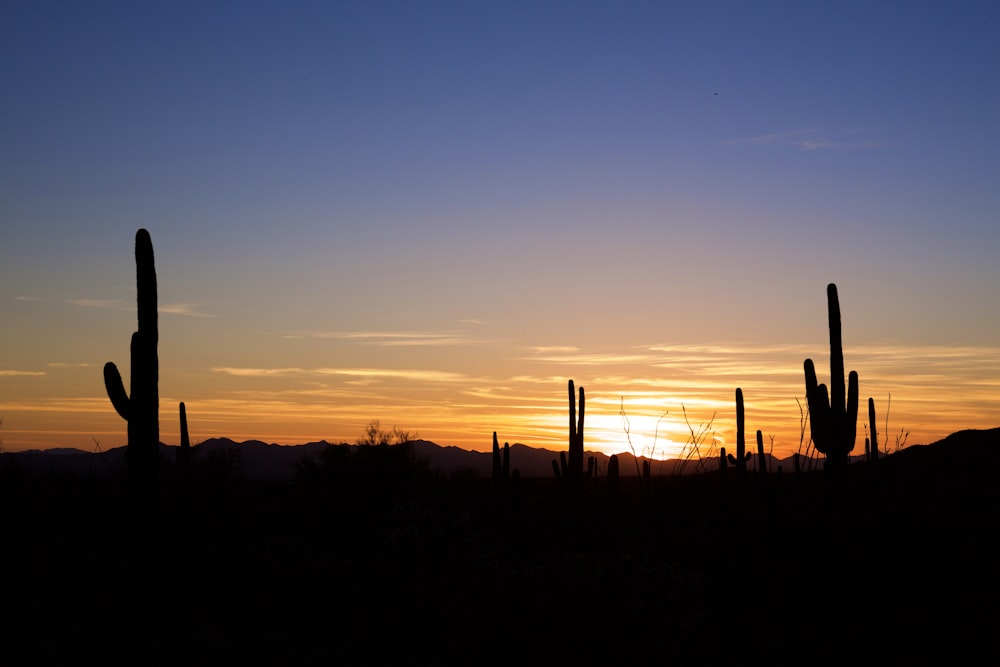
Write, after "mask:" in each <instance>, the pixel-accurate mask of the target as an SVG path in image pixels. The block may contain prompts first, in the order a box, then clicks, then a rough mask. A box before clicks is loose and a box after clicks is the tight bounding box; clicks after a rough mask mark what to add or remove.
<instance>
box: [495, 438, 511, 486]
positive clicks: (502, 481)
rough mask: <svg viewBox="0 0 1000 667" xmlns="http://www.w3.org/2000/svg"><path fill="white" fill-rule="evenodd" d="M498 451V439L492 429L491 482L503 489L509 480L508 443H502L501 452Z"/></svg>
mask: <svg viewBox="0 0 1000 667" xmlns="http://www.w3.org/2000/svg"><path fill="white" fill-rule="evenodd" d="M500 452H501V450H500V441H499V440H497V432H496V431H493V482H494V484H495V485H496V486H497V488H500V489H505V488H506V487H507V485H508V484H509V482H510V443H507V442H505V443H503V454H502V455H501V453H500Z"/></svg>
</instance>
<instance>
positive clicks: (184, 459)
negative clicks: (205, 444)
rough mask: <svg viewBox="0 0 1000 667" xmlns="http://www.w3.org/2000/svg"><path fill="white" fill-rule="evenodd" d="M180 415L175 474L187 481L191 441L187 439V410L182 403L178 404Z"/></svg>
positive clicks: (189, 473)
mask: <svg viewBox="0 0 1000 667" xmlns="http://www.w3.org/2000/svg"><path fill="white" fill-rule="evenodd" d="M180 415H181V446H180V447H179V448H178V449H177V473H178V475H179V476H180V478H181V479H182V480H184V481H187V480H188V478H189V477H190V476H191V439H190V438H189V437H188V420H187V408H185V407H184V401H181V404H180Z"/></svg>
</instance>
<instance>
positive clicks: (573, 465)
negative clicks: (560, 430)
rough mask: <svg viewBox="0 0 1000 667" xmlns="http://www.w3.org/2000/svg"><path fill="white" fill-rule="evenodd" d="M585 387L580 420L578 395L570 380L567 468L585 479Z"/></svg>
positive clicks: (570, 473) (571, 474)
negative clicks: (577, 406) (578, 415)
mask: <svg viewBox="0 0 1000 667" xmlns="http://www.w3.org/2000/svg"><path fill="white" fill-rule="evenodd" d="M583 410H584V397H583V387H580V420H579V422H577V418H576V396H574V395H573V381H572V380H570V381H569V457H568V461H567V462H566V466H567V468H566V470H567V472H568V473H569V475H570V476H571V477H574V478H579V479H583Z"/></svg>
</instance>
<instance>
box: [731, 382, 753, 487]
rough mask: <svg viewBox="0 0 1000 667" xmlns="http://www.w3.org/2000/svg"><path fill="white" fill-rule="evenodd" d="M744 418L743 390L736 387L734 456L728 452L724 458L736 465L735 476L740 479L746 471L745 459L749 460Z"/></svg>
mask: <svg viewBox="0 0 1000 667" xmlns="http://www.w3.org/2000/svg"><path fill="white" fill-rule="evenodd" d="M745 425H746V420H745V418H744V413H743V390H742V389H740V388H739V387H737V388H736V456H733V455H732V454H729V455H728V456H726V460H728V461H729V462H730V463H732V464H733V465H734V466H736V477H737V479H742V478H743V476H744V475H745V474H746V471H747V461H749V460H750V452H748V451H747V450H746V449H747V443H746V435H745V432H744V430H743V429H744V427H745Z"/></svg>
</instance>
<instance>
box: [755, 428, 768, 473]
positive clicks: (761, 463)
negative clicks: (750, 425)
mask: <svg viewBox="0 0 1000 667" xmlns="http://www.w3.org/2000/svg"><path fill="white" fill-rule="evenodd" d="M757 472H758V473H760V474H761V475H766V474H767V459H766V458H765V456H764V434H763V433H761V431H760V430H759V429H758V430H757Z"/></svg>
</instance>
